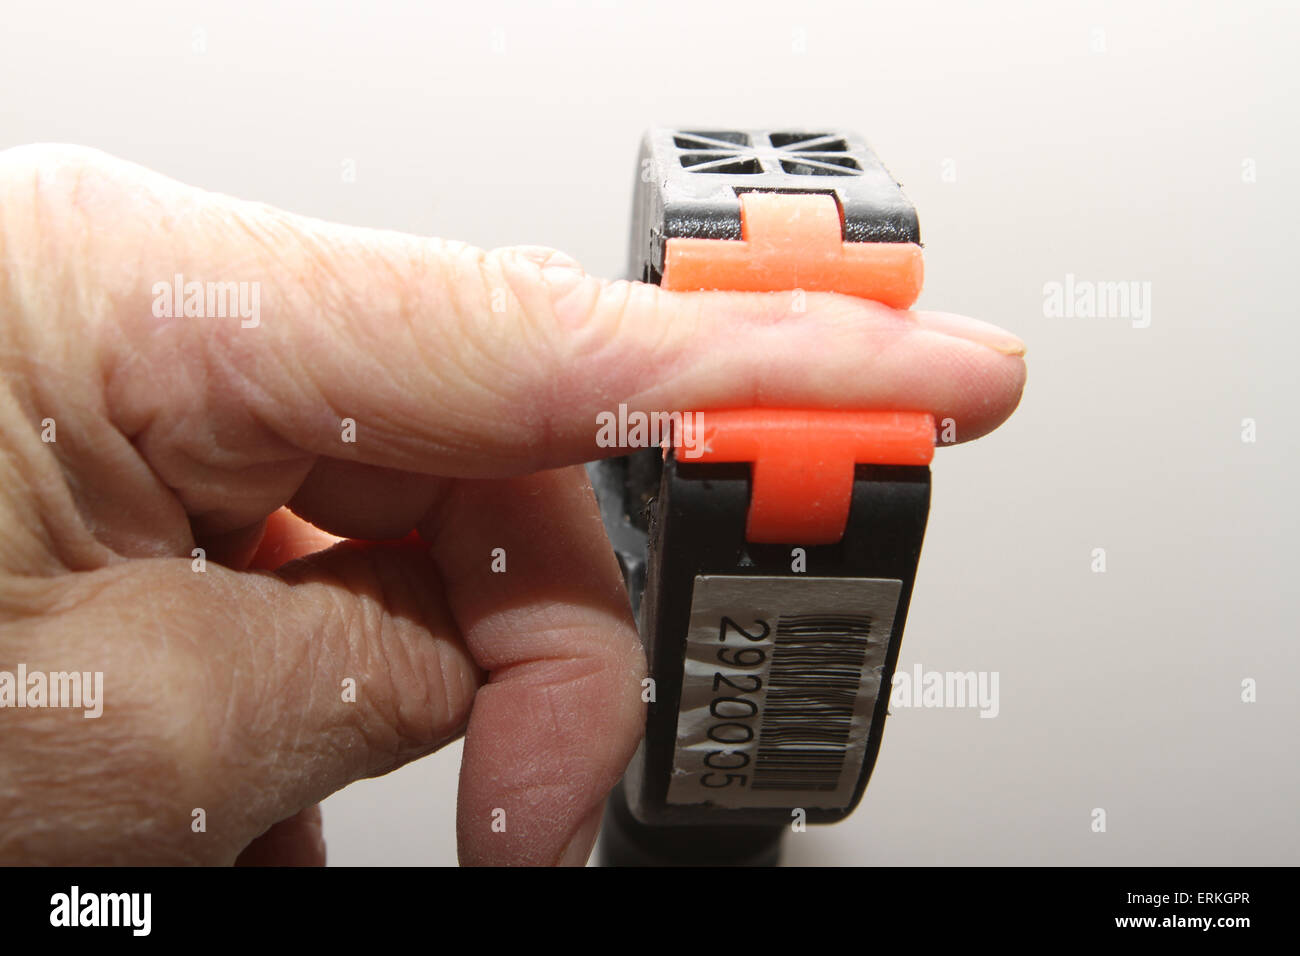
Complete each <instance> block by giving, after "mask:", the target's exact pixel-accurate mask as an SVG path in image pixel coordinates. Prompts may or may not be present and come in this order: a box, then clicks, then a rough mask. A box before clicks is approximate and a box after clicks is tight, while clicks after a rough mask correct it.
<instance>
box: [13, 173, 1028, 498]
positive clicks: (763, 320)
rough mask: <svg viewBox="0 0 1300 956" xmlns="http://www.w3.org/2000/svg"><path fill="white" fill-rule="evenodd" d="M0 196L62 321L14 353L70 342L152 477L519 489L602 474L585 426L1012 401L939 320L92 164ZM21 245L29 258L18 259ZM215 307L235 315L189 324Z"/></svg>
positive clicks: (991, 339)
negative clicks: (368, 471) (229, 298)
mask: <svg viewBox="0 0 1300 956" xmlns="http://www.w3.org/2000/svg"><path fill="white" fill-rule="evenodd" d="M0 181H2V182H3V186H4V193H5V197H6V203H5V231H6V233H7V234H8V235H9V237H10V239H9V243H8V251H9V254H10V257H11V259H12V258H16V260H17V264H18V268H17V269H16V273H17V275H18V281H19V283H20V285H21V286H22V289H21V295H22V301H23V302H24V303H26V304H28V305H27V307H28V308H31V307H32V306H31V304H32V303H35V304H36V307H38V308H39V307H42V306H43V307H45V308H49V309H55V308H60V307H62V308H65V309H66V308H67V304H68V303H73V304H75V305H76V306H77V313H76V315H75V316H69V317H68V319H69V321H67V322H63V323H50V322H47V323H45V325H44V327H42V328H41V329H39V330H37V331H36V332H34V333H33V334H32V338H33V341H32V343H31V344H32V345H33V346H34V348H35V349H36V350H37V351H41V350H44V351H45V352H47V353H48V354H49V355H51V356H53V355H55V354H60V355H62V354H65V353H66V351H67V347H68V342H67V338H66V337H67V336H69V335H71V336H76V337H78V340H79V341H84V343H85V344H86V345H87V346H89V348H91V349H92V350H93V353H94V355H95V360H96V362H97V365H98V367H99V369H100V370H101V371H102V376H101V380H102V381H103V382H104V383H105V386H104V387H105V395H104V402H105V404H106V406H107V410H108V414H109V416H110V417H111V419H112V421H113V422H114V423H115V424H117V426H118V427H119V428H120V429H121V430H123V431H124V432H126V433H127V434H130V435H132V436H133V438H134V440H135V441H136V443H137V447H139V448H141V449H142V450H143V451H144V452H145V454H146V456H147V457H148V458H149V459H150V461H151V463H154V464H157V463H158V462H161V463H163V465H164V468H163V469H162V471H163V473H164V474H166V472H168V471H176V470H181V471H183V469H184V468H185V467H189V465H187V464H186V462H189V463H190V465H192V464H193V462H192V461H191V459H193V457H194V456H195V449H194V447H193V442H192V439H187V438H185V437H184V436H193V435H194V434H195V433H196V432H199V433H213V432H219V433H220V435H221V436H222V444H223V445H224V446H225V447H226V448H227V449H231V448H234V449H240V450H246V451H247V452H248V453H249V454H250V455H251V456H252V457H253V458H254V459H258V458H259V457H260V458H261V459H267V460H272V459H273V458H274V456H275V455H277V454H284V453H285V452H286V450H288V449H293V450H297V451H301V452H303V453H306V454H310V455H328V456H333V457H337V458H342V459H347V460H355V461H360V462H363V463H366V464H371V465H377V466H383V467H389V468H399V469H404V470H410V471H416V472H423V473H429V474H441V475H450V476H461V477H492V476H505V475H513V474H521V473H527V472H531V471H535V470H538V469H541V468H550V467H557V466H560V465H564V464H569V463H575V462H580V461H584V460H589V459H592V458H596V457H600V456H601V455H603V454H609V453H610V452H609V451H608V450H605V449H601V448H600V447H599V446H598V445H597V442H596V436H597V427H596V422H597V415H598V414H600V413H601V412H608V411H611V410H614V409H616V408H617V407H618V406H619V405H620V404H625V405H626V406H627V408H628V410H629V412H632V411H644V412H656V411H672V410H687V409H693V410H700V409H710V408H722V407H744V406H771V407H814V408H815V407H841V408H851V407H860V408H882V409H889V408H897V409H913V410H920V411H929V412H932V413H933V414H935V415H936V417H939V418H952V419H954V420H955V421H956V422H957V424H958V428H957V434H958V438H959V439H961V440H965V439H968V438H973V437H977V436H978V435H981V434H983V433H985V432H987V431H988V430H990V429H992V428H993V427H995V426H996V425H997V424H998V423H1000V422H1001V421H1002V420H1003V419H1004V418H1005V417H1006V416H1007V415H1009V414H1010V412H1011V411H1012V410H1013V409H1014V407H1015V405H1016V403H1017V401H1018V399H1019V395H1020V391H1021V388H1022V386H1023V383H1024V363H1023V360H1022V356H1023V352H1024V348H1023V345H1022V344H1021V343H1020V342H1019V340H1017V339H1015V338H1014V337H1013V336H1011V335H1010V334H1009V333H1005V332H1002V331H1001V330H999V329H996V328H995V327H993V326H989V325H986V324H984V323H978V322H974V321H973V320H966V319H962V318H960V317H956V316H950V315H944V314H939V313H927V312H900V311H896V310H893V309H890V308H887V307H885V306H883V305H880V304H878V303H874V302H869V301H866V300H862V299H854V298H851V297H847V296H840V295H835V294H829V293H810V294H808V295H807V296H806V308H804V309H803V310H801V311H795V310H794V309H793V308H792V300H791V296H790V295H789V294H786V293H729V292H697V293H681V292H667V291H664V290H662V289H659V288H658V287H656V286H652V285H645V284H641V283H635V282H626V281H605V280H600V279H597V278H594V277H591V276H588V275H586V274H585V273H584V272H582V270H581V269H580V268H579V267H578V266H577V264H576V263H574V262H573V261H572V260H570V259H568V258H567V257H564V256H562V255H559V254H557V253H552V252H550V251H549V250H538V249H533V248H522V249H503V250H497V251H494V252H485V251H483V250H480V249H475V248H472V247H469V246H464V245H460V244H456V243H451V242H445V241H441V240H436V239H424V238H419V237H416V236H410V235H404V234H400V233H393V232H380V231H375V230H369V229H360V228H355V227H349V226H342V225H337V224H332V223H326V222H321V221H318V220H313V219H308V218H305V217H300V216H295V215H291V214H289V213H285V212H281V211H278V210H275V209H271V208H269V207H266V206H263V205H260V204H256V203H249V202H244V201H241V200H237V199H232V198H230V197H226V196H221V195H216V194H213V193H207V192H204V191H202V190H199V189H195V188H192V187H188V186H185V185H182V184H180V183H177V182H174V181H172V180H169V179H167V178H165V177H163V176H160V175H158V174H156V173H152V172H150V171H148V170H145V169H142V168H140V167H138V166H134V165H132V164H129V163H125V162H122V161H120V160H116V159H112V158H111V157H108V156H105V155H103V154H100V153H96V152H93V151H89V150H79V149H77V150H62V151H54V152H49V151H44V152H42V151H32V150H18V151H10V152H9V153H8V154H6V155H5V157H4V160H3V162H0ZM25 228H26V229H30V230H31V231H32V232H33V233H34V234H35V235H36V237H37V238H38V239H39V242H35V241H34V242H31V243H30V244H29V247H27V248H22V249H20V248H18V247H17V245H16V244H15V243H14V242H13V235H14V233H15V230H20V231H21V230H23V229H25ZM20 234H21V232H20ZM51 257H54V258H53V259H52V258H51ZM74 260H75V261H74ZM51 261H59V262H62V263H63V267H62V268H56V269H51V268H49V264H50V262H51ZM69 286H70V287H71V288H69ZM214 286H215V287H216V288H215V291H216V293H217V304H218V305H220V303H221V301H222V300H221V296H222V295H236V294H237V295H238V297H239V298H238V306H239V311H238V314H223V315H219V316H211V315H203V314H199V315H190V314H186V313H187V312H189V311H191V310H190V306H191V305H192V304H193V305H195V306H196V307H197V311H198V312H200V313H202V312H203V310H204V309H205V308H207V306H208V303H210V302H212V301H213V289H214ZM177 293H179V294H177ZM192 293H194V294H197V296H198V298H197V299H194V297H193V295H192ZM168 297H170V299H171V301H170V305H168V303H167V302H163V303H162V304H161V306H160V302H159V300H160V299H166V298H168ZM182 299H183V300H184V301H181V300H182ZM227 311H229V310H227ZM41 318H42V319H45V318H47V317H45V316H41ZM60 336H62V338H61V337H60ZM34 360H36V361H39V360H40V356H39V355H37V356H34ZM345 421H350V422H352V423H353V425H354V431H353V439H354V440H352V441H349V440H348V439H347V436H346V433H345V428H346V426H345V425H344V422H345ZM182 445H184V446H185V447H180V446H182ZM175 477H176V478H177V479H178V480H177V481H172V480H170V477H169V484H171V486H172V487H181V488H183V487H184V485H185V481H184V477H185V476H184V475H183V474H181V475H177V476H175Z"/></svg>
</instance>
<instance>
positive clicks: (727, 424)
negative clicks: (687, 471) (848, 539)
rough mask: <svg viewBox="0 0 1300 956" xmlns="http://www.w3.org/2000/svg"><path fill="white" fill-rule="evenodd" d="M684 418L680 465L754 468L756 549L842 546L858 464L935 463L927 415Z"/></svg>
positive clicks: (771, 412) (751, 528)
mask: <svg viewBox="0 0 1300 956" xmlns="http://www.w3.org/2000/svg"><path fill="white" fill-rule="evenodd" d="M683 418H684V421H683V428H682V434H681V436H680V439H679V440H678V441H676V442H675V444H677V445H678V446H679V450H678V458H679V460H682V461H685V462H693V461H703V462H752V463H753V468H752V471H751V482H752V494H751V496H750V504H749V517H748V519H747V522H746V525H745V537H746V539H748V540H749V541H753V542H755V543H759V544H830V543H832V542H835V541H838V540H840V538H841V537H843V535H844V528H845V526H846V525H847V524H848V519H849V504H850V501H851V499H852V496H853V466H854V465H855V464H858V465H868V464H874V465H928V464H929V463H930V460H931V459H932V458H933V457H934V416H933V415H931V414H929V413H928V412H880V411H872V412H857V411H854V412H848V411H827V410H804V409H777V408H743V409H723V410H719V411H705V412H699V413H697V415H686V416H683ZM696 419H698V422H697V421H696Z"/></svg>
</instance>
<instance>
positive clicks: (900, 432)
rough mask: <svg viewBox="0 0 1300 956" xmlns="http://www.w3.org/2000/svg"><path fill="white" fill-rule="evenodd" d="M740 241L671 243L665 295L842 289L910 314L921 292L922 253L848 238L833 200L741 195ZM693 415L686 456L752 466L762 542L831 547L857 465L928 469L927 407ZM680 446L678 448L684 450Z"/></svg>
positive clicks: (749, 530) (930, 421) (755, 537)
mask: <svg viewBox="0 0 1300 956" xmlns="http://www.w3.org/2000/svg"><path fill="white" fill-rule="evenodd" d="M740 222H741V231H740V234H741V239H740V241H736V240H734V239H686V238H672V239H669V240H668V241H667V242H666V243H665V248H664V271H663V278H662V280H661V285H662V286H663V288H665V289H677V290H701V289H732V290H737V291H742V292H775V291H779V290H783V289H803V290H805V291H809V292H842V293H846V294H848V295H856V296H861V297H862V298H867V299H874V300H875V301H877V302H883V303H884V304H885V305H889V306H893V307H894V308H898V309H906V308H908V307H909V306H911V305H912V303H913V302H915V301H916V297H917V296H918V295H920V293H921V281H922V278H923V274H924V273H923V268H922V260H921V247H920V246H918V245H916V244H915V243H905V242H845V241H844V237H843V229H842V227H841V223H840V209H839V205H838V204H837V203H836V201H835V199H834V197H832V196H828V195H824V194H820V193H762V192H746V193H741V194H740ZM699 415H700V416H701V418H702V420H703V421H702V425H701V430H702V431H703V435H702V436H700V435H693V434H692V432H691V431H690V428H691V427H693V425H694V423H693V422H692V418H693V417H694V416H689V415H688V416H685V419H686V423H687V426H688V427H687V429H686V430H685V431H684V433H683V434H684V436H685V442H684V445H685V447H684V448H683V449H682V451H681V452H679V457H680V458H682V459H683V460H685V461H691V460H696V461H714V462H751V463H752V465H753V468H752V471H751V482H752V485H751V494H750V502H749V517H748V518H747V521H746V526H745V537H746V538H747V539H748V540H750V541H753V542H755V543H780V544H830V543H833V542H835V541H838V540H840V538H842V537H843V536H844V529H845V527H846V526H847V525H848V519H849V505H850V503H851V501H852V497H853V466H854V465H855V464H863V465H865V464H878V465H928V464H929V463H930V460H931V458H933V457H934V416H932V415H930V414H929V413H927V412H880V411H808V410H797V409H770V408H753V409H730V410H724V411H712V412H710V411H705V412H700V413H699ZM678 444H679V445H681V444H683V443H682V442H679V443H678Z"/></svg>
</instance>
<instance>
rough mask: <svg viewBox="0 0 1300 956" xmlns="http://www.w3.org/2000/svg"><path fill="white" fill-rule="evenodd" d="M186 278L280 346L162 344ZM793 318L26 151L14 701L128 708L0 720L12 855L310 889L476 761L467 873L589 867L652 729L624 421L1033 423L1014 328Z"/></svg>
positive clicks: (206, 324) (829, 305)
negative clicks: (632, 598) (622, 509)
mask: <svg viewBox="0 0 1300 956" xmlns="http://www.w3.org/2000/svg"><path fill="white" fill-rule="evenodd" d="M176 273H181V274H182V275H183V276H184V277H185V278H186V280H195V279H196V280H200V281H235V282H247V283H256V284H257V288H258V289H259V301H260V316H259V321H258V323H257V324H256V325H255V326H251V327H244V323H243V322H241V321H240V319H239V318H237V317H207V318H198V317H184V316H179V317H166V316H161V317H160V316H157V315H155V314H154V308H153V305H154V301H155V292H154V291H153V287H154V284H155V283H157V282H166V283H170V282H171V281H172V277H173V276H174V275H175V274H176ZM790 306H791V297H790V296H789V295H788V294H782V293H773V294H762V293H720V292H714V293H668V292H663V291H661V290H659V289H657V288H655V287H652V286H645V285H640V284H637V283H628V282H606V281H601V280H598V279H595V278H592V277H589V276H587V275H585V274H584V273H583V272H582V270H581V269H580V268H579V267H578V265H577V264H576V263H574V262H573V261H572V260H570V259H568V258H567V257H565V256H563V255H560V254H558V253H555V252H552V251H550V250H544V249H536V248H516V249H503V250H498V251H495V252H484V251H481V250H478V249H474V248H470V247H467V246H464V245H460V244H456V243H450V242H443V241H438V240H427V239H421V238H417V237H413V236H405V235H399V234H395V233H384V232H377V231H372V230H364V229H356V228H350V227H344V226H338V225H332V224H329V223H324V222H318V221H315V220H309V219H305V218H301V217H297V216H292V215H289V214H287V213H283V212H279V211H277V210H274V209H271V208H268V207H266V206H263V205H259V204H254V203H247V202H241V201H238V200H235V199H231V198H229V197H224V196H218V195H214V194H210V193H206V192H203V191H201V190H198V189H194V188H191V187H188V186H184V185H181V184H179V183H176V182H173V181H171V180H169V179H166V178H164V177H162V176H159V175H157V174H154V173H151V172H149V171H147V170H144V169H141V168H139V167H136V166H133V165H130V164H127V163H124V162H121V161H119V160H115V159H112V158H110V157H108V156H105V155H103V154H100V153H97V152H94V151H91V150H86V149H80V148H75V147H23V148H20V149H15V150H9V151H7V152H4V153H0V433H2V435H3V439H2V443H0V449H2V454H0V670H8V671H11V672H12V671H14V670H15V669H16V667H17V665H18V664H19V663H20V662H22V663H25V664H26V666H27V669H28V671H29V672H32V671H46V672H49V671H72V670H78V671H91V672H95V671H101V672H103V675H104V690H103V697H104V702H103V715H102V717H99V718H98V719H87V718H85V717H84V716H83V714H82V711H81V710H76V709H68V708H44V709H16V708H4V709H0V862H18V863H132V864H134V863H162V864H179V863H184V864H229V863H232V862H235V861H236V860H237V859H239V860H242V861H244V862H251V863H319V862H321V861H322V860H323V856H324V847H323V843H322V840H321V835H320V817H319V811H318V810H317V808H316V804H317V803H318V802H319V801H320V800H321V799H322V798H324V797H326V796H327V795H329V794H330V793H333V792H334V791H336V790H338V789H339V788H341V787H343V786H345V785H347V784H348V783H349V782H351V781H353V780H357V779H359V778H363V777H368V776H374V775H377V774H382V773H385V772H387V771H390V770H392V769H394V768H396V767H398V766H400V765H402V764H403V763H405V762H407V761H409V760H412V759H414V758H416V757H419V756H421V755H423V754H427V753H430V752H432V751H434V750H436V749H437V748H439V747H440V746H442V745H443V744H446V743H447V742H448V741H451V740H454V739H456V738H457V737H458V736H460V735H461V734H462V733H463V734H465V750H464V762H463V766H462V770H461V779H460V793H459V806H458V821H457V830H458V840H459V848H460V856H461V860H462V862H465V863H476V864H555V863H571V864H577V863H581V862H583V861H584V860H585V859H586V857H587V855H588V853H589V852H590V849H591V844H592V842H593V840H594V838H595V834H596V830H597V828H598V825H599V819H600V812H601V807H602V801H603V799H604V797H605V795H606V793H607V792H608V790H609V789H610V787H611V786H612V785H613V784H614V782H615V781H616V780H617V779H618V777H619V775H620V773H621V772H622V770H623V768H624V766H625V765H626V763H627V761H628V759H629V757H630V756H631V754H632V752H633V750H634V748H635V746H636V743H637V740H638V737H639V734H640V732H641V727H642V721H643V719H644V714H643V710H642V707H643V705H642V703H641V697H640V690H641V685H640V681H641V678H642V676H643V675H644V671H645V661H644V659H643V655H642V653H641V649H640V645H639V643H638V640H637V636H636V631H635V628H634V626H633V623H632V620H631V618H630V615H629V612H628V609H627V601H626V597H625V595H624V592H623V589H622V585H621V581H620V578H619V573H618V568H617V565H616V563H615V561H614V559H613V557H612V555H611V553H610V550H609V546H608V543H607V542H606V540H605V538H604V535H603V532H602V530H601V526H600V520H599V516H598V513H597V510H596V507H595V504H594V501H593V499H592V496H591V492H590V489H589V488H588V486H587V483H586V480H585V477H584V475H583V472H582V470H581V467H580V466H578V463H580V462H582V461H584V460H587V459H591V458H594V457H597V456H599V455H601V454H608V453H609V452H608V451H607V450H602V449H599V448H597V447H596V444H595V434H596V428H595V421H596V415H597V413H598V412H600V411H602V410H609V409H615V408H617V406H618V404H619V403H620V402H626V403H627V404H628V406H629V408H630V409H633V410H637V409H641V410H648V411H652V410H660V409H682V408H704V409H707V408H719V407H728V406H752V405H769V406H778V407H779V406H787V407H798V406H806V407H817V406H840V407H852V406H859V407H884V408H890V407H893V408H918V409H925V410H929V411H933V412H934V413H935V414H936V415H938V416H940V417H951V418H953V419H954V420H955V421H956V423H957V429H958V438H959V439H961V440H967V439H971V438H975V437H978V436H979V435H981V434H983V433H985V432H987V431H989V430H990V429H992V428H994V427H996V426H997V425H998V424H999V423H1000V422H1001V421H1002V420H1003V419H1005V418H1006V417H1007V416H1008V415H1009V414H1010V413H1011V411H1012V410H1013V409H1014V408H1015V406H1016V403H1017V401H1018V400H1019V396H1020V392H1021V389H1022V386H1023V383H1024V375H1025V369H1024V362H1023V358H1022V356H1023V347H1022V346H1021V345H1020V343H1019V342H1018V341H1017V340H1016V339H1014V338H1013V337H1012V336H1010V335H1009V334H1008V333H1004V332H1002V331H1001V330H999V329H996V328H995V327H993V326H990V325H987V324H984V323H980V322H976V321H974V320H970V319H963V318H960V317H957V316H952V315H947V314H942V313H926V312H896V311H893V310H891V309H888V308H885V307H883V306H880V305H877V304H874V303H871V302H865V301H861V300H855V299H850V298H847V297H843V296H837V295H831V294H820V293H819V294H810V295H808V296H807V308H806V311H802V312H799V313H797V314H795V313H792V311H791V308H790ZM344 419H351V420H352V421H353V423H354V426H353V427H354V438H355V440H353V441H345V440H344V438H343V436H344V428H345V425H344V421H343V420H344ZM47 420H51V421H52V424H53V429H54V430H53V432H52V433H51V432H50V429H49V425H50V423H51V421H47ZM49 438H53V440H52V441H51V440H48V439H49ZM340 538H342V539H352V540H343V541H340V540H339V539H340ZM196 548H202V549H203V552H204V556H205V562H204V563H203V564H202V565H201V566H202V567H203V570H201V571H200V570H196V568H197V567H199V566H200V564H199V562H198V561H197V560H196V558H195V556H194V549H196ZM497 548H501V549H504V552H505V554H506V556H507V570H506V572H505V573H496V572H494V571H493V570H492V554H493V551H494V549H497ZM349 680H351V681H353V682H355V700H353V701H349V700H346V699H345V698H346V697H347V696H348V694H347V691H346V686H347V685H346V682H347V681H349ZM200 808H201V809H202V811H203V815H204V822H205V824H206V826H205V829H203V830H202V832H196V828H195V826H194V821H195V819H196V817H195V811H196V809H200ZM496 811H504V820H505V822H506V827H505V830H504V832H497V831H496V830H494V828H493V826H492V824H493V821H494V819H499V818H500V814H499V813H496ZM376 812H377V813H379V812H383V808H376ZM418 824H419V821H413V825H418ZM427 825H436V824H434V823H432V822H429V823H427Z"/></svg>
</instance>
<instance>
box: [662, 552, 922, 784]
mask: <svg viewBox="0 0 1300 956" xmlns="http://www.w3.org/2000/svg"><path fill="white" fill-rule="evenodd" d="M901 591H902V582H901V581H897V580H893V579H881V578H818V577H806V578H799V577H771V576H744V577H742V576H734V575H700V576H699V577H697V578H696V579H695V587H694V592H693V594H692V598H691V620H690V628H689V631H688V633H687V639H686V659H685V665H684V668H683V675H682V699H681V708H680V710H679V712H678V719H677V741H676V748H675V751H674V759H673V776H672V779H671V780H670V782H669V786H668V802H669V803H674V804H693V803H711V804H714V805H716V806H721V807H729V808H740V807H755V808H762V807H803V808H805V809H807V808H812V807H817V808H826V809H839V808H844V807H847V806H849V805H850V803H851V802H852V797H853V791H854V789H855V788H856V785H857V781H858V776H859V774H860V773H861V770H862V764H863V761H864V760H865V757H866V746H867V738H868V737H869V736H870V732H871V720H872V714H873V712H874V710H875V706H876V700H877V698H878V696H879V693H880V689H881V677H882V674H883V671H884V664H885V658H886V656H887V652H888V647H889V636H890V633H891V631H892V630H893V626H894V615H895V613H896V612H897V609H898V598H899V595H900V593H901Z"/></svg>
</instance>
